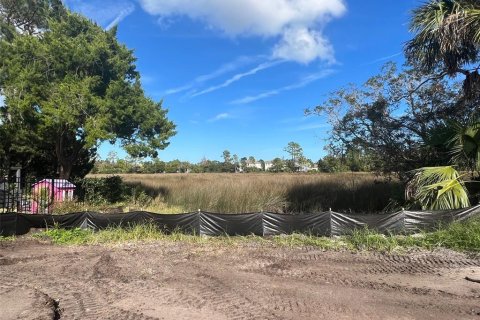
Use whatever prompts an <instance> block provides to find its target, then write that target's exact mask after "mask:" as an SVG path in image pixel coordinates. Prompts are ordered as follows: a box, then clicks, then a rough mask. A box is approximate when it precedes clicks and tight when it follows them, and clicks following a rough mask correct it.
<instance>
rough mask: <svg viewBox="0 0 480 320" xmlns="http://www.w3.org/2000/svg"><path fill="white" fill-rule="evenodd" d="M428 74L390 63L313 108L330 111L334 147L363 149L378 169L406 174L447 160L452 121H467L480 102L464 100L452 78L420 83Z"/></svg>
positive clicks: (333, 148)
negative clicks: (358, 83)
mask: <svg viewBox="0 0 480 320" xmlns="http://www.w3.org/2000/svg"><path fill="white" fill-rule="evenodd" d="M426 77H428V76H425V75H424V74H423V73H421V72H418V70H416V69H406V70H404V71H402V72H399V71H398V70H397V67H396V65H394V64H392V63H389V64H387V65H385V67H384V68H383V70H382V72H381V73H380V74H379V75H377V76H374V77H371V78H370V79H368V80H367V81H366V82H365V84H363V86H361V87H358V86H353V85H352V86H349V87H346V88H343V89H340V90H337V91H336V92H334V93H332V94H331V95H330V97H329V98H328V99H327V100H326V101H324V102H323V103H322V104H320V105H319V106H317V107H315V108H313V109H310V110H307V113H308V114H317V115H325V114H326V115H328V116H329V121H330V123H331V125H332V127H333V129H332V131H331V136H330V148H331V150H334V151H338V150H358V151H359V152H361V153H362V154H365V155H368V156H369V159H370V161H371V164H372V169H374V170H378V171H383V172H386V173H391V172H394V173H399V174H400V175H403V174H404V173H406V172H408V171H410V170H413V169H416V168H419V167H425V166H435V165H441V164H445V163H446V162H448V159H449V157H448V154H447V150H446V148H445V145H444V144H443V142H444V141H446V139H448V137H442V135H445V130H444V128H445V126H446V125H447V122H448V121H451V120H457V121H459V122H462V123H463V122H464V121H465V119H468V117H469V116H470V115H471V114H472V112H473V111H474V110H476V108H478V105H477V103H476V102H475V101H471V102H469V103H466V102H461V103H459V101H458V96H459V95H460V93H459V92H460V91H461V88H460V86H458V85H456V84H455V83H454V82H451V81H447V80H444V79H436V80H434V81H430V82H427V83H425V84H424V85H422V86H421V87H418V85H419V84H420V83H423V82H424V80H425V78H426ZM417 88H418V89H417ZM440 138H442V139H440ZM338 153H341V152H338Z"/></svg>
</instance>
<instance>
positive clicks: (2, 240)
mask: <svg viewBox="0 0 480 320" xmlns="http://www.w3.org/2000/svg"><path fill="white" fill-rule="evenodd" d="M10 241H15V236H9V237H4V236H0V242H10Z"/></svg>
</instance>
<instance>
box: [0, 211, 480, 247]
mask: <svg viewBox="0 0 480 320" xmlns="http://www.w3.org/2000/svg"><path fill="white" fill-rule="evenodd" d="M33 236H34V237H35V238H40V239H49V240H51V241H52V242H53V243H56V244H62V245H79V244H111V243H122V242H130V241H181V242H190V243H197V244H207V245H241V244H243V243H246V244H249V243H252V242H253V243H257V244H260V245H272V244H273V245H278V246H288V247H302V246H309V247H312V246H313V247H318V248H322V249H328V250H340V249H348V250H369V251H388V252H391V251H401V250H405V249H409V248H425V249H429V250H431V249H435V248H441V247H443V248H448V249H453V250H457V251H465V252H472V253H478V252H480V219H479V218H478V217H477V218H471V219H469V220H466V221H461V222H454V223H451V224H448V225H445V226H441V227H439V228H438V230H436V231H433V232H424V233H421V234H419V235H416V236H404V235H383V234H379V233H377V232H375V231H374V230H370V229H357V230H354V231H353V232H352V234H351V235H348V236H343V237H339V238H329V237H317V236H313V235H308V234H307V235H305V234H290V235H281V236H273V237H269V238H263V237H258V236H246V237H245V236H244V237H241V236H235V237H229V236H219V237H198V236H195V235H187V234H184V233H181V232H180V231H174V232H173V233H170V234H166V233H165V232H163V231H162V230H160V229H159V228H158V227H157V226H155V225H153V224H144V225H132V226H130V227H126V228H120V227H112V228H108V229H106V230H101V231H98V232H92V231H90V230H83V229H78V228H77V229H71V230H65V229H59V228H54V229H49V230H46V231H44V232H42V233H37V234H35V235H33ZM13 240H14V238H13V237H8V238H2V237H0V242H1V241H13Z"/></svg>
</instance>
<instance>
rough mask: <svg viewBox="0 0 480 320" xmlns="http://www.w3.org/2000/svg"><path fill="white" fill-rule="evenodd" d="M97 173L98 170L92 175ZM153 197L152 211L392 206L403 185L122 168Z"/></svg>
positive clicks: (351, 177)
mask: <svg viewBox="0 0 480 320" xmlns="http://www.w3.org/2000/svg"><path fill="white" fill-rule="evenodd" d="M93 176H94V177H95V176H96V177H99V176H100V175H93ZM120 176H121V177H122V178H123V180H124V182H125V183H127V184H129V185H133V186H137V187H138V189H141V190H144V191H145V193H146V194H148V195H149V196H150V197H151V198H153V199H154V200H153V201H151V202H150V203H149V204H148V208H147V209H149V210H151V211H157V212H162V211H165V210H171V211H176V212H181V211H195V210H198V209H201V210H204V211H210V212H228V213H235V212H258V211H262V210H263V211H270V212H293V213H296V212H318V211H322V210H328V209H329V208H332V210H335V211H342V212H382V211H389V210H393V209H394V207H395V204H396V203H398V202H401V201H402V200H403V186H402V185H401V183H400V182H398V181H395V180H390V181H386V180H385V179H383V178H380V177H377V176H375V175H373V174H370V173H335V174H287V173H285V174H268V173H265V174H258V173H256V174H228V173H225V174H221V173H211V174H122V175H120Z"/></svg>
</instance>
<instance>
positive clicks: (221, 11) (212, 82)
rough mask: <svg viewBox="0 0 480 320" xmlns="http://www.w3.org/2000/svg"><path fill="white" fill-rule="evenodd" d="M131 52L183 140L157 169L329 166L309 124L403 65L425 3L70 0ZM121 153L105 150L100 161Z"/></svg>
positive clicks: (318, 130)
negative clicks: (324, 108)
mask: <svg viewBox="0 0 480 320" xmlns="http://www.w3.org/2000/svg"><path fill="white" fill-rule="evenodd" d="M66 4H67V6H68V7H70V9H72V10H74V11H77V12H80V13H82V14H84V15H86V16H87V17H89V18H91V19H92V20H94V21H96V22H97V23H98V24H99V25H101V26H102V27H104V28H106V29H108V28H110V27H111V26H112V25H114V24H118V38H119V40H120V41H121V42H123V43H125V44H126V45H127V47H129V48H130V49H133V50H134V53H135V56H136V57H137V58H138V60H137V67H138V70H139V71H140V73H141V75H142V83H143V86H144V88H145V91H146V93H147V94H148V95H149V96H150V97H152V98H153V99H155V100H163V105H164V107H166V108H168V109H169V114H168V116H169V118H170V119H171V120H172V121H173V122H175V124H176V125H177V131H178V133H177V135H176V136H175V137H173V138H171V140H170V142H171V144H170V146H169V147H168V148H167V149H165V150H163V151H161V152H160V159H162V160H173V159H181V160H187V161H191V162H198V161H200V160H201V159H202V158H204V157H205V158H207V159H212V160H215V159H217V160H219V159H221V154H222V152H223V150H225V149H228V150H230V152H231V153H232V154H237V155H238V156H239V157H243V156H247V157H248V156H254V157H255V158H257V159H264V160H270V159H272V158H274V157H283V156H285V157H286V156H287V155H286V154H285V152H284V151H283V148H284V147H285V146H286V145H287V143H288V142H289V141H295V142H297V143H299V144H300V145H301V146H302V147H303V150H304V154H305V156H306V157H307V158H311V159H312V160H314V161H317V160H318V159H319V158H321V157H322V156H324V155H325V150H324V146H325V144H326V141H325V139H326V138H327V137H328V130H329V126H328V124H327V122H326V119H325V118H322V117H318V116H310V117H305V116H304V110H305V108H307V107H312V106H315V105H317V104H319V103H320V102H321V101H323V100H324V99H325V98H326V97H327V96H328V93H329V92H332V91H334V90H336V89H338V88H341V87H342V86H345V85H347V84H348V83H358V84H360V83H362V82H363V81H365V80H366V79H368V77H370V76H371V75H374V74H375V73H377V72H378V71H379V69H380V67H381V66H382V64H383V63H385V62H386V61H389V60H391V61H397V62H399V63H402V62H403V55H402V54H401V51H402V47H403V44H404V43H405V41H407V40H408V39H409V38H410V37H411V35H410V34H409V33H408V20H409V15H410V12H411V10H412V9H413V8H415V7H416V6H418V5H419V4H420V1H418V0H402V1H398V0H382V1H381V0H364V1H354V0H347V1H341V0H262V1H259V0H196V1H191V0H67V1H66ZM111 150H115V151H116V152H118V154H119V155H120V156H121V157H123V156H125V153H124V152H122V151H121V150H120V149H119V148H118V147H116V146H111V145H109V144H103V145H102V146H101V148H100V152H99V153H100V156H101V157H102V158H105V157H106V155H107V153H108V152H109V151H111Z"/></svg>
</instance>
